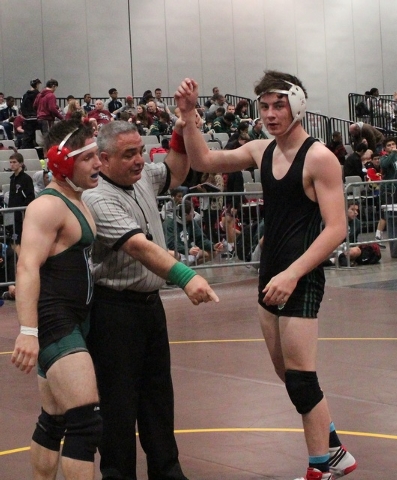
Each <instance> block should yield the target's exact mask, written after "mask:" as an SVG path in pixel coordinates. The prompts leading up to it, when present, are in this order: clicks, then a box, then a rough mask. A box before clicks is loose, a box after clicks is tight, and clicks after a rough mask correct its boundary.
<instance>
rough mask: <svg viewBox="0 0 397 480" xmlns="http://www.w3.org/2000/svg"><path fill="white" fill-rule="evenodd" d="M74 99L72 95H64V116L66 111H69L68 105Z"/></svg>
mask: <svg viewBox="0 0 397 480" xmlns="http://www.w3.org/2000/svg"><path fill="white" fill-rule="evenodd" d="M74 100H75V98H74V96H73V95H68V96H67V97H66V105H65V107H64V108H63V115H64V116H65V115H66V114H67V113H68V111H69V105H70V104H71V103H73V102H74Z"/></svg>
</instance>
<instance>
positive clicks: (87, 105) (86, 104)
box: [82, 93, 95, 113]
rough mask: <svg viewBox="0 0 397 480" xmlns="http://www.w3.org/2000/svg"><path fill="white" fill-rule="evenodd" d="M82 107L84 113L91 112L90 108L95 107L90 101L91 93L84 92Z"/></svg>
mask: <svg viewBox="0 0 397 480" xmlns="http://www.w3.org/2000/svg"><path fill="white" fill-rule="evenodd" d="M82 107H83V109H84V111H85V112H86V113H88V112H91V110H94V108H95V107H94V105H93V104H92V103H91V95H90V94H89V93H85V94H84V98H83V105H82Z"/></svg>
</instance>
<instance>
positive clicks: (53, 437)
mask: <svg viewBox="0 0 397 480" xmlns="http://www.w3.org/2000/svg"><path fill="white" fill-rule="evenodd" d="M64 436H65V418H64V416H63V415H50V414H48V413H47V412H46V411H45V410H43V409H41V414H40V416H39V418H38V422H37V423H36V430H35V431H34V432H33V436H32V440H33V441H34V442H36V443H38V444H39V445H41V446H42V447H44V448H47V449H48V450H53V451H54V452H59V449H60V446H61V440H62V438H63V437H64Z"/></svg>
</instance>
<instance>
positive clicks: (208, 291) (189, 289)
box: [184, 275, 219, 305]
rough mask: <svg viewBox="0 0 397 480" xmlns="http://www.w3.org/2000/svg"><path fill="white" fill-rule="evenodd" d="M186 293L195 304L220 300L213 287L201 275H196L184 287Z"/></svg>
mask: <svg viewBox="0 0 397 480" xmlns="http://www.w3.org/2000/svg"><path fill="white" fill-rule="evenodd" d="M184 291H185V293H186V295H187V296H188V297H189V299H190V301H191V302H192V303H193V305H199V304H200V303H203V302H204V303H207V302H211V301H214V302H215V303H218V302H219V298H218V296H217V295H216V293H215V292H214V291H213V290H212V288H211V287H210V286H209V285H208V282H207V280H205V279H204V278H203V277H201V276H200V275H195V276H194V277H193V278H192V279H191V280H190V282H188V283H187V285H186V286H185V288H184Z"/></svg>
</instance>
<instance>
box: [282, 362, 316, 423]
mask: <svg viewBox="0 0 397 480" xmlns="http://www.w3.org/2000/svg"><path fill="white" fill-rule="evenodd" d="M285 386H286V388H287V392H288V395H289V398H290V399H291V402H292V403H293V404H294V405H295V407H296V410H297V411H298V413H300V414H301V415H303V414H305V413H309V412H310V411H311V410H312V409H313V408H314V407H315V406H316V405H317V404H318V403H319V402H321V400H322V399H323V397H324V394H323V391H322V390H321V388H320V385H319V384H318V379H317V373H316V372H302V371H299V370H287V371H286V372H285Z"/></svg>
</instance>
